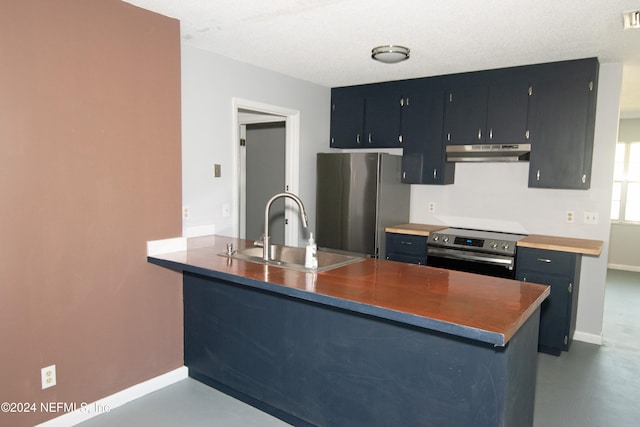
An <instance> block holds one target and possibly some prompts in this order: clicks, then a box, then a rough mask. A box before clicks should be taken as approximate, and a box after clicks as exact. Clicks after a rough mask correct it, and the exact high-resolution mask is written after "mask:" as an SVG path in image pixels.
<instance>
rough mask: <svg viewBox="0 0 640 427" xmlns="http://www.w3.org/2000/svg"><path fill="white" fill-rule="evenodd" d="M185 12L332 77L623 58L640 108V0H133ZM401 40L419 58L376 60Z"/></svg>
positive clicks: (258, 54) (240, 47)
mask: <svg viewBox="0 0 640 427" xmlns="http://www.w3.org/2000/svg"><path fill="white" fill-rule="evenodd" d="M125 1H127V2H128V3H131V4H134V5H137V6H139V7H142V8H144V9H148V10H152V11H155V12H158V13H160V14H163V15H167V16H170V17H174V18H177V19H179V20H180V21H181V33H182V43H183V44H185V45H189V46H195V47H198V48H201V49H205V50H208V51H211V52H215V53H217V54H220V55H224V56H227V57H230V58H233V59H236V60H238V61H241V62H245V63H249V64H253V65H256V66H259V67H263V68H266V69H270V70H274V71H277V72H280V73H283V74H287V75H289V76H293V77H297V78H300V79H302V80H307V81H310V82H314V83H317V84H320V85H323V86H327V87H335V86H345V85H352V84H360V83H371V82H378V81H386V80H397V79H405V78H413V77H427V76H434V75H440V74H451V73H458V72H464V71H475V70H483V69H491V68H500V67H508V66H514V65H524V64H534V63H540V62H551V61H561V60H567V59H577V58H585V57H593V56H595V57H598V58H599V59H600V62H601V63H605V62H623V64H624V67H623V93H622V98H621V110H622V112H623V114H625V115H626V116H637V117H640V30H623V28H622V12H624V11H628V10H636V9H640V3H639V2H638V1H637V0H563V1H557V0H483V1H478V0H456V1H451V0H449V1H446V0H397V1H393V2H392V1H389V0H269V1H264V0H125ZM382 44H399V45H404V46H407V47H409V48H410V49H411V58H410V59H409V60H407V61H404V62H402V63H399V64H392V65H391V64H383V63H379V62H376V61H373V60H372V59H371V57H370V55H371V49H372V48H373V47H375V46H378V45H382Z"/></svg>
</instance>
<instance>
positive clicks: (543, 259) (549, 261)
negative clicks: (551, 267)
mask: <svg viewBox="0 0 640 427" xmlns="http://www.w3.org/2000/svg"><path fill="white" fill-rule="evenodd" d="M538 261H540V262H546V263H547V264H549V263H551V260H550V259H549V258H538Z"/></svg>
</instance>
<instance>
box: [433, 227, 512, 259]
mask: <svg viewBox="0 0 640 427" xmlns="http://www.w3.org/2000/svg"><path fill="white" fill-rule="evenodd" d="M427 245H430V246H439V247H443V248H452V249H461V250H470V251H480V252H489V253H494V254H502V255H514V254H515V252H516V242H515V241H510V240H499V239H483V238H478V237H467V236H458V235H453V234H445V233H442V232H438V233H431V234H429V237H428V238H427Z"/></svg>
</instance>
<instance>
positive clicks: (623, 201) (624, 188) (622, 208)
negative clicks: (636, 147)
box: [611, 141, 640, 225]
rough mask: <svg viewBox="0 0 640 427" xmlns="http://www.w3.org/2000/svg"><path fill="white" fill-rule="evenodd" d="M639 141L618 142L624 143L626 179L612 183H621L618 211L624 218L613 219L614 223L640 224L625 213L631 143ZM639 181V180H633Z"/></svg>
mask: <svg viewBox="0 0 640 427" xmlns="http://www.w3.org/2000/svg"><path fill="white" fill-rule="evenodd" d="M635 143H638V144H640V141H618V144H623V145H624V170H623V174H624V179H622V180H616V179H614V180H613V181H612V183H611V186H612V187H613V185H615V183H617V182H619V183H620V184H621V188H620V207H619V211H618V218H622V219H611V223H612V224H629V225H640V221H630V220H627V219H626V218H625V213H626V209H627V187H628V184H629V179H628V176H629V162H630V157H631V156H630V154H631V144H635ZM632 182H637V181H632ZM611 203H613V193H612V198H611Z"/></svg>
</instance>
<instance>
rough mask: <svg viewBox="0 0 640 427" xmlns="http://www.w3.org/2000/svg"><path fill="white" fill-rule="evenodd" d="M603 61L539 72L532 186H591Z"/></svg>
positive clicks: (532, 124) (533, 108)
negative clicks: (594, 137)
mask: <svg viewBox="0 0 640 427" xmlns="http://www.w3.org/2000/svg"><path fill="white" fill-rule="evenodd" d="M597 81H598V60H597V59H596V58H591V59H585V60H577V61H569V62H561V63H555V64H544V65H541V66H539V67H536V68H535V74H534V78H533V82H532V95H531V97H530V98H531V99H530V108H529V128H530V132H531V157H530V165H529V187H538V188H566V189H577V190H583V189H585V190H586V189H588V188H589V187H590V186H591V162H592V155H593V134H594V124H595V107H596V89H597V88H596V86H597Z"/></svg>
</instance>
